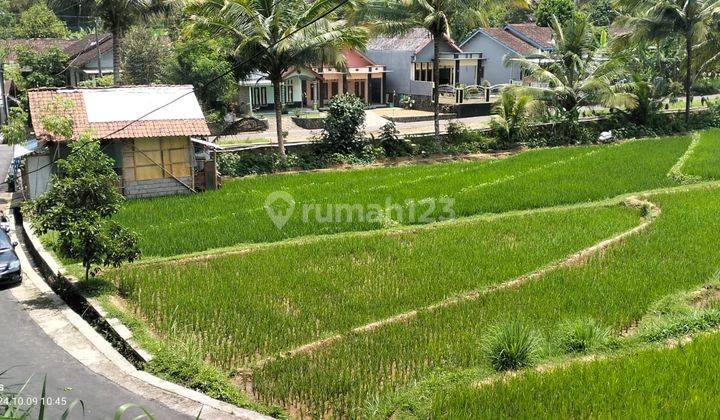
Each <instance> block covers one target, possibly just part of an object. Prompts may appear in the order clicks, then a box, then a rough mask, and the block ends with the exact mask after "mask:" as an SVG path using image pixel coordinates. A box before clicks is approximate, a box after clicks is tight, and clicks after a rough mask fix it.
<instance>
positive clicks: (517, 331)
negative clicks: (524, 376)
mask: <svg viewBox="0 0 720 420" xmlns="http://www.w3.org/2000/svg"><path fill="white" fill-rule="evenodd" d="M540 343H541V339H540V336H539V335H538V334H537V332H535V331H534V330H533V329H532V328H530V327H529V326H527V325H525V324H523V323H521V322H519V321H512V322H509V323H507V324H502V325H499V326H496V327H494V328H493V329H492V330H491V331H490V335H489V336H488V338H487V339H486V341H485V343H484V344H483V351H484V352H485V357H486V358H487V360H488V362H489V363H490V365H491V366H492V367H493V369H495V370H497V371H498V372H502V371H506V370H518V369H522V368H526V367H530V366H533V365H534V364H535V362H536V361H537V359H538V357H539V354H540Z"/></svg>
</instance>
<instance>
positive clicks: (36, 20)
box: [14, 2, 70, 38]
mask: <svg viewBox="0 0 720 420" xmlns="http://www.w3.org/2000/svg"><path fill="white" fill-rule="evenodd" d="M14 32H15V36H16V37H18V38H65V37H67V36H68V35H69V34H70V31H69V30H68V28H67V25H65V22H63V21H61V20H60V19H58V17H57V16H56V15H55V13H53V11H52V10H50V8H49V7H48V6H47V4H45V3H44V2H38V3H35V4H33V5H32V6H30V8H29V9H27V10H25V11H24V12H22V13H21V14H20V18H19V19H18V22H17V25H16V26H15V30H14Z"/></svg>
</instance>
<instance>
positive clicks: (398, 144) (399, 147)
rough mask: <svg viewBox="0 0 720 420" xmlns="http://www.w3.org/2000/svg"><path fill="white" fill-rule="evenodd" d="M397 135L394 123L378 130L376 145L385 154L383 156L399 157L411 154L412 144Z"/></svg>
mask: <svg viewBox="0 0 720 420" xmlns="http://www.w3.org/2000/svg"><path fill="white" fill-rule="evenodd" d="M399 134H400V133H399V132H398V130H397V128H396V127H395V123H394V122H392V121H390V122H389V123H387V124H385V125H383V126H382V128H380V136H379V137H378V144H379V146H380V147H382V149H383V151H384V152H385V156H388V157H400V156H407V155H411V154H412V152H413V148H412V144H410V142H408V141H407V140H405V139H404V138H400V136H399Z"/></svg>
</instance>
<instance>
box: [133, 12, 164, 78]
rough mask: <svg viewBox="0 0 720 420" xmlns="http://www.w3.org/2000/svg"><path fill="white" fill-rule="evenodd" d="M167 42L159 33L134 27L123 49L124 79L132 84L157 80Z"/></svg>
mask: <svg viewBox="0 0 720 420" xmlns="http://www.w3.org/2000/svg"><path fill="white" fill-rule="evenodd" d="M167 47H168V46H167V45H166V43H165V42H163V41H162V39H160V37H159V36H157V34H154V33H152V32H151V31H149V30H147V29H145V28H143V27H140V26H134V27H132V28H131V29H130V30H129V31H128V33H127V35H126V36H125V40H124V44H123V51H122V57H123V60H122V69H123V80H124V81H125V83H127V84H131V85H147V84H150V83H153V82H157V81H158V79H159V77H160V72H161V71H162V65H163V62H164V61H165V59H166V56H167V55H168V53H167V50H168V48H167Z"/></svg>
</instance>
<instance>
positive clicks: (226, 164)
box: [217, 153, 276, 176]
mask: <svg viewBox="0 0 720 420" xmlns="http://www.w3.org/2000/svg"><path fill="white" fill-rule="evenodd" d="M275 161H276V158H275V156H274V155H273V154H264V153H219V154H218V156H217V163H218V170H219V171H220V173H221V174H223V175H227V176H246V175H252V174H266V173H270V172H273V170H274V169H275Z"/></svg>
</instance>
